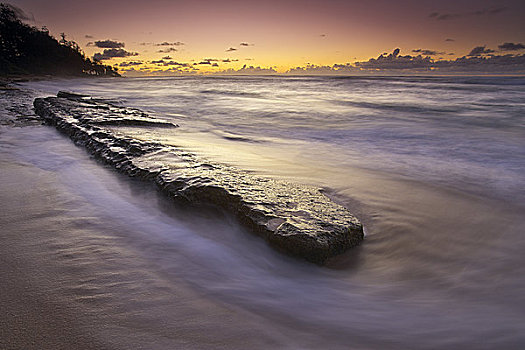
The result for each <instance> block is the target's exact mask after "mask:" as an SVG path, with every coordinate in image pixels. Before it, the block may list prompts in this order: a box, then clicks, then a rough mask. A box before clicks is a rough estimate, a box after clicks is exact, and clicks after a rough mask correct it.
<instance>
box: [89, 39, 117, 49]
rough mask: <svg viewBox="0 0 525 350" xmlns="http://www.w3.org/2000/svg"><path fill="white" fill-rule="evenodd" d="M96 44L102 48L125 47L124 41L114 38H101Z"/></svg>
mask: <svg viewBox="0 0 525 350" xmlns="http://www.w3.org/2000/svg"><path fill="white" fill-rule="evenodd" d="M94 45H95V46H96V47H99V48H101V49H120V48H123V47H124V43H121V42H118V41H114V40H99V41H95V42H94Z"/></svg>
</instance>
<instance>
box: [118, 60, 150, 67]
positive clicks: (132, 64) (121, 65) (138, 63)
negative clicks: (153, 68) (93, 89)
mask: <svg viewBox="0 0 525 350" xmlns="http://www.w3.org/2000/svg"><path fill="white" fill-rule="evenodd" d="M141 64H144V63H143V62H142V61H129V62H120V64H119V65H118V66H119V67H129V66H140V65H141Z"/></svg>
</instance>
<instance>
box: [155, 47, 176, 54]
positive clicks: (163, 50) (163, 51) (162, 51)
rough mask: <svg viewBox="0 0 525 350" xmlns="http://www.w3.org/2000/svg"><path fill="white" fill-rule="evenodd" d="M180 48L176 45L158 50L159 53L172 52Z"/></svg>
mask: <svg viewBox="0 0 525 350" xmlns="http://www.w3.org/2000/svg"><path fill="white" fill-rule="evenodd" d="M177 51H178V50H177V49H176V48H174V47H167V48H165V49H162V50H159V51H157V52H158V53H170V52H177Z"/></svg>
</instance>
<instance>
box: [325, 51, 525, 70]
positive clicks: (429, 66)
mask: <svg viewBox="0 0 525 350" xmlns="http://www.w3.org/2000/svg"><path fill="white" fill-rule="evenodd" d="M472 51H475V52H473V53H474V54H475V55H467V56H463V57H460V58H457V59H454V60H434V59H432V58H431V57H429V56H427V57H422V56H421V55H418V56H411V55H406V56H403V55H395V54H394V53H395V52H393V53H392V54H390V55H388V56H385V55H380V56H379V57H378V58H371V59H370V60H368V61H365V62H356V63H354V66H355V67H357V68H359V69H360V70H361V72H365V73H367V72H370V73H374V72H381V71H382V72H388V71H400V70H406V71H407V72H419V73H421V72H426V73H429V72H434V73H477V74H479V73H481V74H493V73H520V74H523V73H525V55H512V54H507V55H489V56H481V53H487V52H494V51H493V50H490V49H486V48H485V46H478V47H476V48H474V50H472ZM333 67H335V66H333ZM333 67H332V68H333Z"/></svg>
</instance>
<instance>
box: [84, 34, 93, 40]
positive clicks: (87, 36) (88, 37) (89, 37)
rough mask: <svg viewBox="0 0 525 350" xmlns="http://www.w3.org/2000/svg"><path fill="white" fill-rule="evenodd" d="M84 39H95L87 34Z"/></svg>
mask: <svg viewBox="0 0 525 350" xmlns="http://www.w3.org/2000/svg"><path fill="white" fill-rule="evenodd" d="M84 38H86V39H93V35H89V34H86V35H84Z"/></svg>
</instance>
